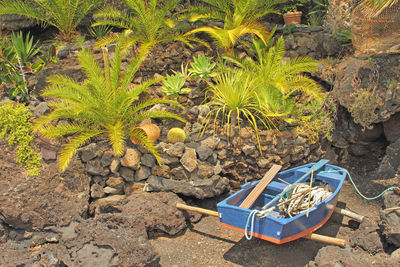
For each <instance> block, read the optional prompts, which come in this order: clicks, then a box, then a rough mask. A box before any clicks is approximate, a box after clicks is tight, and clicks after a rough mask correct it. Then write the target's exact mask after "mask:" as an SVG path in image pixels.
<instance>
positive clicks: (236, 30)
mask: <svg viewBox="0 0 400 267" xmlns="http://www.w3.org/2000/svg"><path fill="white" fill-rule="evenodd" d="M201 1H202V2H204V3H205V4H203V5H200V6H197V7H195V8H192V9H191V21H197V20H208V21H209V20H214V21H216V22H223V23H224V26H223V28H221V27H218V26H213V27H209V26H205V27H199V28H197V29H194V30H191V31H189V32H188V33H186V35H193V34H195V33H198V32H205V33H207V34H209V35H210V36H211V37H212V38H214V40H215V41H216V44H217V45H218V46H220V47H222V48H223V49H225V51H226V52H232V49H233V47H234V45H235V44H236V43H237V41H238V40H239V38H240V37H241V36H243V35H245V34H253V35H256V36H258V37H259V38H260V39H261V40H265V39H264V38H265V37H266V36H267V34H268V29H267V28H266V27H265V26H264V25H262V24H261V23H260V22H259V20H260V19H261V18H262V17H263V16H265V15H267V14H270V13H273V12H276V10H274V9H273V7H274V6H275V5H277V4H280V3H283V2H286V1H287V0H267V1H266V0H201Z"/></svg>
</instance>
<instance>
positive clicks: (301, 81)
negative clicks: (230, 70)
mask: <svg viewBox="0 0 400 267" xmlns="http://www.w3.org/2000/svg"><path fill="white" fill-rule="evenodd" d="M251 51H252V52H251V53H252V54H253V57H254V58H255V59H256V60H254V59H253V58H252V57H246V58H244V59H240V58H238V57H231V56H226V57H225V58H226V59H227V60H229V61H231V62H233V63H234V64H236V65H237V66H238V67H240V68H242V69H244V70H246V71H248V72H250V73H253V75H254V76H255V77H256V79H257V80H258V83H259V87H258V91H257V94H258V100H257V101H258V105H260V106H261V107H262V108H264V109H265V110H266V111H267V113H268V114H274V115H273V116H276V117H281V118H284V119H286V120H288V122H290V121H291V120H290V118H289V115H290V114H291V112H292V110H293V105H294V104H295V103H294V100H295V99H294V98H293V96H294V95H295V94H297V93H302V94H304V95H306V96H309V97H311V98H314V99H316V100H318V101H320V103H322V101H323V99H324V97H325V95H324V93H323V91H322V89H321V87H320V86H319V85H318V84H317V83H316V82H315V81H314V80H312V79H311V78H309V77H307V76H306V75H304V74H303V73H304V72H312V71H315V70H317V67H318V61H316V60H313V59H311V58H307V57H297V58H292V59H290V60H284V59H283V56H284V55H285V43H284V39H283V38H279V39H278V40H277V41H276V42H275V44H274V45H272V44H269V45H268V46H266V45H265V44H264V42H262V41H261V40H255V39H253V45H252V50H251Z"/></svg>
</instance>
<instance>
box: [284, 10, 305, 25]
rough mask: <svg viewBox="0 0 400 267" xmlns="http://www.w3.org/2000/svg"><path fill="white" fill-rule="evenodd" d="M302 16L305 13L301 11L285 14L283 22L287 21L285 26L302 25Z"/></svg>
mask: <svg viewBox="0 0 400 267" xmlns="http://www.w3.org/2000/svg"><path fill="white" fill-rule="evenodd" d="M302 14H303V12H301V11H293V12H287V13H285V14H283V20H284V21H285V25H286V26H290V24H292V23H295V24H297V25H300V22H301V15H302Z"/></svg>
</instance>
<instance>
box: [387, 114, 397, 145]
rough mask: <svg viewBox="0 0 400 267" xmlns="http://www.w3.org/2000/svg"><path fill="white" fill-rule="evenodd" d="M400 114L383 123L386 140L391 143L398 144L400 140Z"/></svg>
mask: <svg viewBox="0 0 400 267" xmlns="http://www.w3.org/2000/svg"><path fill="white" fill-rule="evenodd" d="M399 125H400V112H398V113H396V114H395V115H393V116H391V117H390V119H389V120H387V121H385V122H384V123H383V130H384V132H385V136H386V139H387V140H388V141H389V142H390V143H393V142H396V140H398V139H400V127H399Z"/></svg>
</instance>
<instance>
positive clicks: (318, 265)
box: [308, 246, 370, 267]
mask: <svg viewBox="0 0 400 267" xmlns="http://www.w3.org/2000/svg"><path fill="white" fill-rule="evenodd" d="M308 266H315V267H328V266H332V267H334V266H335V267H336V266H343V267H352V266H370V264H369V262H368V261H367V260H364V258H363V257H361V256H360V255H357V254H354V253H353V252H352V251H351V250H350V249H349V248H348V247H347V248H340V247H336V246H326V247H323V248H321V249H320V250H319V251H318V253H317V255H316V256H315V259H314V261H313V262H312V263H309V264H308Z"/></svg>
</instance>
